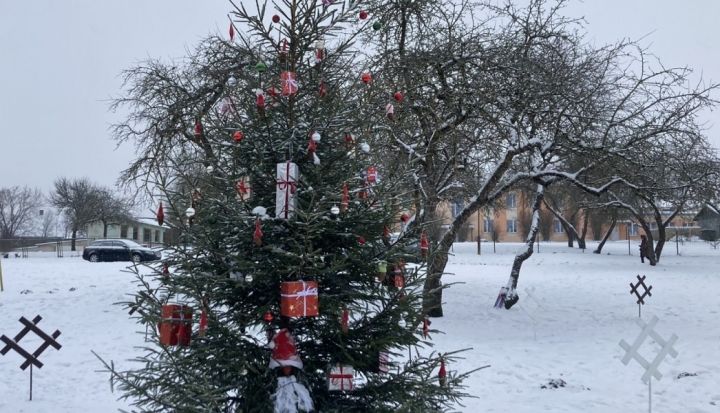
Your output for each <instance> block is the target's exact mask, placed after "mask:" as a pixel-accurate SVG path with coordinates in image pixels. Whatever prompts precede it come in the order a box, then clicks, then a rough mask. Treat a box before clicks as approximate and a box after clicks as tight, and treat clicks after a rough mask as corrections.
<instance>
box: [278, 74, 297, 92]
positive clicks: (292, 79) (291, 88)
mask: <svg viewBox="0 0 720 413" xmlns="http://www.w3.org/2000/svg"><path fill="white" fill-rule="evenodd" d="M280 87H281V89H282V95H283V96H290V95H294V94H296V93H297V91H298V83H297V79H296V75H295V72H288V71H283V72H280Z"/></svg>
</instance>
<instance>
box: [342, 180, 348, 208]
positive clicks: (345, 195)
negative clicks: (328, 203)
mask: <svg viewBox="0 0 720 413" xmlns="http://www.w3.org/2000/svg"><path fill="white" fill-rule="evenodd" d="M349 206H350V190H349V189H348V184H347V182H344V183H343V187H342V200H341V201H340V211H342V212H345V211H347V209H348V207H349Z"/></svg>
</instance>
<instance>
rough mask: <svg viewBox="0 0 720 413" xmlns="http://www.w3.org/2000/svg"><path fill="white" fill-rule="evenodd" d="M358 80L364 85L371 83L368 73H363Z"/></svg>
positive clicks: (370, 76)
mask: <svg viewBox="0 0 720 413" xmlns="http://www.w3.org/2000/svg"><path fill="white" fill-rule="evenodd" d="M360 80H362V81H363V83H365V84H366V85H367V84H368V83H370V82H371V81H372V75H371V74H370V72H365V73H363V74H362V75H361V76H360Z"/></svg>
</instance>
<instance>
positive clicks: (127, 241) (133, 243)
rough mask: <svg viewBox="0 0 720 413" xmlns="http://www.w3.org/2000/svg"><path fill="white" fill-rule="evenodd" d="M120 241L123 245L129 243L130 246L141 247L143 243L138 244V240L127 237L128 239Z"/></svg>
mask: <svg viewBox="0 0 720 413" xmlns="http://www.w3.org/2000/svg"><path fill="white" fill-rule="evenodd" d="M119 242H120V243H122V244H123V245H127V246H128V247H130V248H140V247H142V245H140V244H138V243H137V242H134V241H130V240H127V239H126V240H122V241H119Z"/></svg>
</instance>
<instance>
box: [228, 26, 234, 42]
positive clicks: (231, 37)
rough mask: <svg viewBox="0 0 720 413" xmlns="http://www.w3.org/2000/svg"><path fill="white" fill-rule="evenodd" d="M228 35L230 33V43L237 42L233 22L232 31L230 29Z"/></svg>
mask: <svg viewBox="0 0 720 413" xmlns="http://www.w3.org/2000/svg"><path fill="white" fill-rule="evenodd" d="M228 33H230V41H231V42H232V41H234V40H235V27H234V26H233V24H232V21H231V22H230V29H228Z"/></svg>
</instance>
